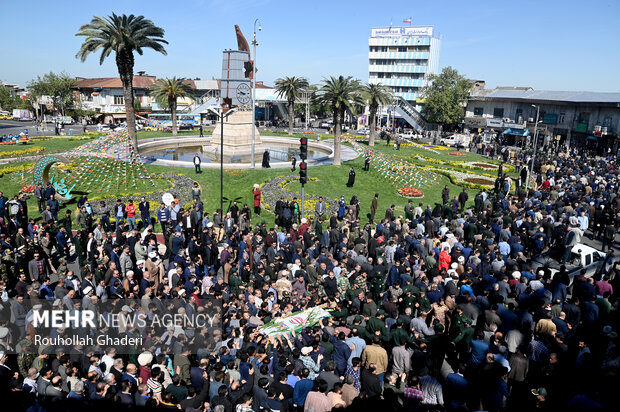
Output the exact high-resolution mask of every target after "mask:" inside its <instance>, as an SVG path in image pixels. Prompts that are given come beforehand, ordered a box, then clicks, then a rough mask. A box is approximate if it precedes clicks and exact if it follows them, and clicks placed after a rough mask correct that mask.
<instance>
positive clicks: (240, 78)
mask: <svg viewBox="0 0 620 412" xmlns="http://www.w3.org/2000/svg"><path fill="white" fill-rule="evenodd" d="M235 32H236V34H237V45H238V49H239V50H224V52H223V58H222V78H221V89H220V96H221V97H220V99H221V110H222V112H223V113H226V112H227V111H228V110H230V109H232V108H234V109H236V111H235V112H234V113H233V114H231V115H230V116H228V117H226V118H225V119H224V158H228V159H230V158H232V157H234V156H238V155H246V154H248V153H251V150H252V127H254V128H255V129H254V136H255V153H262V151H263V150H264V147H263V146H262V144H261V138H260V133H259V131H258V128H257V127H256V126H255V125H253V124H252V82H253V81H254V79H253V68H254V62H253V61H252V60H251V59H250V48H249V46H248V42H247V40H246V39H245V37H244V36H243V33H241V29H239V26H237V25H235ZM221 133H222V132H221V127H220V125H219V124H218V125H217V126H216V127H215V129H214V131H213V139H212V146H209V147H204V148H203V150H209V151H214V152H217V151H218V150H219V142H220V139H221Z"/></svg>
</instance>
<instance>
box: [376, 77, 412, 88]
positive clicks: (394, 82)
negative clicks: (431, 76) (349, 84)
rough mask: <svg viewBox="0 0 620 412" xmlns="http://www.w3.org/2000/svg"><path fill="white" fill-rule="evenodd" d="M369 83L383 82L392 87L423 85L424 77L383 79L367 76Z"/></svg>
mask: <svg viewBox="0 0 620 412" xmlns="http://www.w3.org/2000/svg"><path fill="white" fill-rule="evenodd" d="M368 82H369V83H374V84H383V85H386V86H392V87H423V86H424V79H385V78H379V77H369V78H368Z"/></svg>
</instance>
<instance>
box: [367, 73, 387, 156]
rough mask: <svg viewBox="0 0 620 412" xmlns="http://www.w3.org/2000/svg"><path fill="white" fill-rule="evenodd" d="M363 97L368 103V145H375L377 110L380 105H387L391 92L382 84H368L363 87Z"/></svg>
mask: <svg viewBox="0 0 620 412" xmlns="http://www.w3.org/2000/svg"><path fill="white" fill-rule="evenodd" d="M364 95H365V97H366V101H367V102H368V109H369V111H370V113H369V121H368V123H369V125H370V134H369V135H368V145H369V146H374V145H375V138H376V134H377V110H378V109H379V105H380V104H387V103H389V102H390V101H391V100H392V92H391V91H390V89H388V88H387V87H385V86H384V85H382V84H374V83H369V84H368V85H366V86H364Z"/></svg>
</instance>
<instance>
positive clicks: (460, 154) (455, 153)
mask: <svg viewBox="0 0 620 412" xmlns="http://www.w3.org/2000/svg"><path fill="white" fill-rule="evenodd" d="M450 156H465V153H461V152H450Z"/></svg>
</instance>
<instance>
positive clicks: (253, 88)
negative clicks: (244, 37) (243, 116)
mask: <svg viewBox="0 0 620 412" xmlns="http://www.w3.org/2000/svg"><path fill="white" fill-rule="evenodd" d="M256 23H258V31H261V30H262V27H261V25H260V20H259V19H256V20H254V40H252V46H253V48H254V50H253V53H254V64H253V65H252V169H254V168H256V161H255V157H256V154H255V151H256V150H255V149H256V131H255V130H254V128H255V127H256V46H258V41H256Z"/></svg>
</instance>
